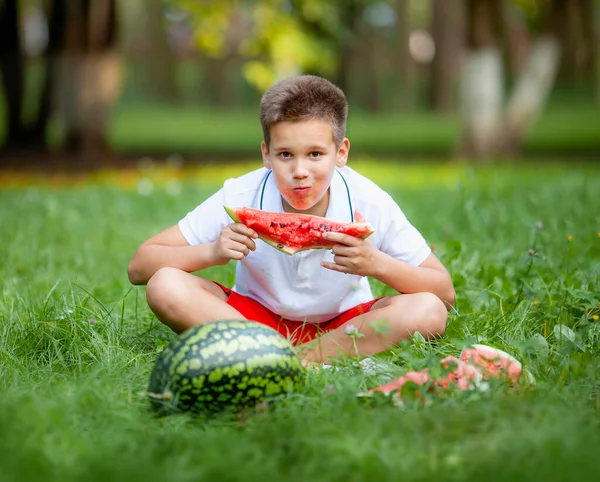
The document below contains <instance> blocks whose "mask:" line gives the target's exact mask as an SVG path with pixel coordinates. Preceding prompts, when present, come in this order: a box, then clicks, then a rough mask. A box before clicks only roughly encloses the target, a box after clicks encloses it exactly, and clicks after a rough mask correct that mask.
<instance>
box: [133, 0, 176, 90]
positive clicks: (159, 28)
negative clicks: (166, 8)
mask: <svg viewBox="0 0 600 482" xmlns="http://www.w3.org/2000/svg"><path fill="white" fill-rule="evenodd" d="M141 6H142V8H143V9H144V10H145V11H144V12H143V13H142V16H143V18H144V20H145V22H144V27H143V28H141V29H140V30H141V31H142V36H141V37H142V42H143V43H144V47H143V49H142V52H143V64H142V65H143V68H142V72H143V78H142V80H141V83H142V85H144V86H145V88H146V89H147V90H148V92H149V93H150V94H151V95H152V96H153V97H155V98H158V99H161V100H165V101H171V102H174V101H178V100H180V93H179V88H178V86H177V82H176V81H175V67H176V66H175V59H174V56H173V52H172V50H171V46H170V45H169V41H168V37H167V32H166V30H165V21H164V16H163V1H162V0H146V1H144V2H142V4H141Z"/></svg>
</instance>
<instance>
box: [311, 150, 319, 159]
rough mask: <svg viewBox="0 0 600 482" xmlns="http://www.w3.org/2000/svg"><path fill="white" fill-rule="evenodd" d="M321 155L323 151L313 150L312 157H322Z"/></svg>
mask: <svg viewBox="0 0 600 482" xmlns="http://www.w3.org/2000/svg"><path fill="white" fill-rule="evenodd" d="M320 156H321V153H320V152H319V151H312V152H311V153H310V157H314V158H317V157H320Z"/></svg>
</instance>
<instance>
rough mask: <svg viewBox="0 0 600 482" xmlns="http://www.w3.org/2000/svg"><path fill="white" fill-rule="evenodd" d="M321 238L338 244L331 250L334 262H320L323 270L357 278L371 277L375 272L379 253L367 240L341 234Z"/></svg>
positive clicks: (327, 234) (330, 234) (325, 234)
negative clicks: (356, 276) (357, 276)
mask: <svg viewBox="0 0 600 482" xmlns="http://www.w3.org/2000/svg"><path fill="white" fill-rule="evenodd" d="M323 238H325V239H327V240H328V241H335V242H336V243H338V244H335V245H334V246H333V248H332V251H333V254H334V257H333V261H334V262H333V263H329V262H326V261H322V262H321V266H323V267H324V268H327V269H332V270H334V271H339V272H340V273H347V274H356V275H359V276H371V274H372V273H373V272H374V271H375V269H376V263H377V254H378V253H379V252H380V251H379V250H378V249H377V248H376V247H375V246H373V243H371V241H369V240H368V239H362V238H356V237H354V236H348V235H347V234H342V233H324V234H323Z"/></svg>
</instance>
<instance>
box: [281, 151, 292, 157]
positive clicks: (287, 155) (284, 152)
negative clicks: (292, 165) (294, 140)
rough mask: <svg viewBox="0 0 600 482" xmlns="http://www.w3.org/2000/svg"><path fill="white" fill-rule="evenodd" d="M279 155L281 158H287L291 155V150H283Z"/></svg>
mask: <svg viewBox="0 0 600 482" xmlns="http://www.w3.org/2000/svg"><path fill="white" fill-rule="evenodd" d="M279 156H280V157H281V158H282V159H289V158H290V157H292V153H291V152H287V151H283V152H280V153H279Z"/></svg>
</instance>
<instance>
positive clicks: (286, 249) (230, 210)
mask: <svg viewBox="0 0 600 482" xmlns="http://www.w3.org/2000/svg"><path fill="white" fill-rule="evenodd" d="M223 207H224V208H225V211H227V214H229V217H231V219H232V220H233V221H234V222H236V223H242V221H241V219H240V218H239V216H237V214H236V210H238V209H253V208H247V207H244V206H227V205H224V206H223ZM265 213H268V211H265ZM274 214H277V215H278V216H279V215H280V216H287V215H290V216H293V214H292V213H285V212H284V213H274ZM302 216H306V217H309V218H315V219H317V218H318V219H319V221H320V222H323V223H327V221H331V220H328V219H327V218H324V217H322V216H314V215H312V214H302ZM355 216H356V218H357V220H359V221H357V222H355V223H344V224H354V225H363V227H364V228H365V230H366V233H365V235H364V236H362V239H366V238H368V237H369V236H370V235H371V234H373V233H374V232H375V230H374V229H373V227H372V226H371V225H370V224H369V223H367V222H366V221H365V220H364V218H363V217H362V215H361V214H360V213H359V212H358V211H355ZM242 224H243V223H242ZM258 237H259V238H260V239H261V240H262V241H264V242H265V243H267V244H268V245H269V246H271V247H273V248H275V249H276V250H277V251H280V252H282V253H285V254H287V255H290V256H291V255H293V254H295V253H298V252H300V251H307V250H310V249H331V244H328V245H326V246H307V247H305V248H304V247H299V248H295V247H292V246H286V245H284V244H281V243H278V242H276V241H274V240H272V239H271V238H269V237H267V236H264V235H262V234H261V233H258Z"/></svg>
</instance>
